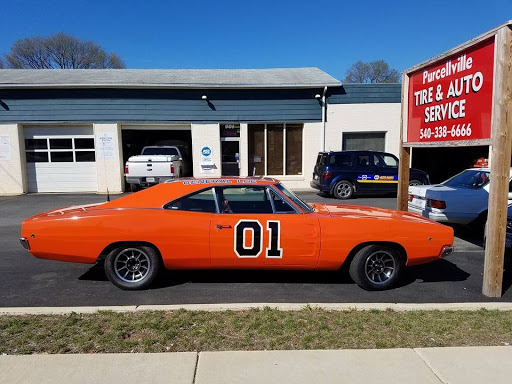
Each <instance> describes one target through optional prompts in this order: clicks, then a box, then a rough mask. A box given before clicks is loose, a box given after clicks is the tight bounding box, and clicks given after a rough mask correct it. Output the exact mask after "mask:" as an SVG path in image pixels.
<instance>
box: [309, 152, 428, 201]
mask: <svg viewBox="0 0 512 384" xmlns="http://www.w3.org/2000/svg"><path fill="white" fill-rule="evenodd" d="M397 184H398V159H397V158H396V156H394V155H392V154H391V153H386V152H377V151H341V152H320V153H319V154H318V157H317V160H316V165H315V169H314V171H313V180H312V181H311V187H313V188H315V189H318V190H319V191H321V192H324V193H327V194H332V195H334V197H336V198H337V199H350V198H351V197H353V196H354V195H359V194H364V193H383V194H385V193H393V192H396V190H397ZM421 184H430V181H429V178H428V175H427V173H426V172H423V171H420V170H418V169H413V168H411V169H410V173H409V185H421Z"/></svg>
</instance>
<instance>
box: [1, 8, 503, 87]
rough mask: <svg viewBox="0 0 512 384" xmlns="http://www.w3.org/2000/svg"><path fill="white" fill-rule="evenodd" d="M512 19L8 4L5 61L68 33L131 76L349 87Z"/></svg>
mask: <svg viewBox="0 0 512 384" xmlns="http://www.w3.org/2000/svg"><path fill="white" fill-rule="evenodd" d="M510 19H512V0H487V1H483V0H480V1H476V0H465V1H461V0H453V1H441V0H435V1H414V0H409V1H382V0H381V1H368V0H357V1H350V2H349V1H343V0H338V1H331V0H323V1H311V0H308V1H303V0H294V1H280V0H273V1H268V0H255V1H247V0H240V1H224V0H209V1H203V0H189V1H178V2H177V1H172V0H168V1H161V0H160V1H150V0H146V1H140V2H135V1H129V0H125V1H118V0H114V1H109V0H103V1H96V0H88V1H82V0H72V1H69V0H66V1H62V0H51V1H41V0H39V1H29V0H13V1H5V2H3V3H2V6H1V7H0V36H1V39H0V54H5V53H7V52H8V51H9V47H10V46H11V44H12V43H13V42H14V41H16V40H17V39H20V38H23V37H27V36H36V35H43V36H45V35H49V34H53V33H56V32H61V31H62V32H66V33H69V34H72V35H74V36H76V37H78V38H80V39H88V40H93V41H95V42H97V43H99V44H100V45H101V46H103V47H104V48H105V49H106V50H107V51H114V52H117V53H118V54H120V55H121V57H122V58H123V59H124V60H125V63H126V65H127V67H128V68H274V67H302V66H316V67H319V68H321V69H323V70H324V71H326V72H328V73H330V74H331V75H333V76H334V77H336V78H338V79H340V80H342V79H343V78H344V76H345V72H346V70H347V68H348V67H349V66H350V65H351V64H352V63H353V62H355V61H357V60H363V61H373V60H378V59H384V60H387V61H388V62H389V63H390V65H391V67H393V68H395V69H397V70H399V71H401V70H404V69H406V68H408V67H411V66H413V65H415V64H417V63H419V62H421V61H423V60H426V59H428V58H429V57H431V56H434V55H436V54H439V53H441V52H443V51H445V50H447V49H450V48H451V47H453V46H455V45H458V44H460V43H462V42H464V41H466V40H469V39H471V38H473V37H475V36H477V35H478V34H480V33H483V32H485V31H487V30H489V29H491V28H493V27H495V26H497V25H499V24H502V23H503V22H505V21H507V20H510Z"/></svg>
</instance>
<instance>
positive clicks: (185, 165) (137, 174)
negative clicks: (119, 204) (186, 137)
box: [124, 145, 191, 192]
mask: <svg viewBox="0 0 512 384" xmlns="http://www.w3.org/2000/svg"><path fill="white" fill-rule="evenodd" d="M182 152H183V149H181V148H180V147H179V146H167V145H166V146H158V145H152V146H147V147H144V148H143V149H142V153H141V154H140V155H137V156H132V157H130V158H129V159H128V161H127V162H126V165H125V168H124V172H125V176H126V182H127V183H128V184H130V189H131V190H132V192H135V191H137V190H139V189H140V188H141V187H148V186H151V185H154V184H158V183H162V182H165V181H166V180H171V179H175V178H178V177H182V176H186V175H188V174H189V172H190V168H191V164H190V163H189V162H188V161H186V160H185V158H184V157H183V153H182Z"/></svg>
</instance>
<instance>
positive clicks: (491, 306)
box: [0, 302, 512, 315]
mask: <svg viewBox="0 0 512 384" xmlns="http://www.w3.org/2000/svg"><path fill="white" fill-rule="evenodd" d="M266 307H268V308H272V309H278V310H281V311H300V310H302V309H304V308H305V307H311V308H315V309H324V310H327V311H370V310H377V311H385V310H393V311H397V312H407V311H432V310H439V311H478V310H480V309H486V310H490V311H492V310H496V311H512V303H509V302H507V303H496V302H490V303H485V302H483V303H482V302H481V303H421V304H416V303H411V304H407V303H235V304H176V305H127V306H97V307H12V308H0V315H65V314H70V313H72V312H74V313H82V314H90V313H96V312H99V311H112V312H141V311H177V310H180V309H182V310H187V311H209V312H216V311H244V310H250V309H263V308H266Z"/></svg>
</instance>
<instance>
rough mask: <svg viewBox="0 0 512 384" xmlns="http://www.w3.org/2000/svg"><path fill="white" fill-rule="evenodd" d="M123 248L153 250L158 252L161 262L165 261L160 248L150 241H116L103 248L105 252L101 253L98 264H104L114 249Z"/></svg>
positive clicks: (97, 260)
mask: <svg viewBox="0 0 512 384" xmlns="http://www.w3.org/2000/svg"><path fill="white" fill-rule="evenodd" d="M123 246H127V247H134V246H145V247H150V248H153V249H154V250H155V251H156V253H157V255H158V256H159V257H160V260H162V261H163V259H162V253H161V252H160V250H159V249H158V247H157V246H156V245H155V244H153V243H150V242H149V241H116V242H113V243H110V244H109V245H107V246H106V247H105V248H103V250H102V251H101V252H100V254H99V256H98V258H97V259H96V263H97V264H100V263H103V262H104V261H105V258H106V257H107V255H108V254H109V253H110V252H112V251H113V250H114V249H116V248H118V247H123Z"/></svg>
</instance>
